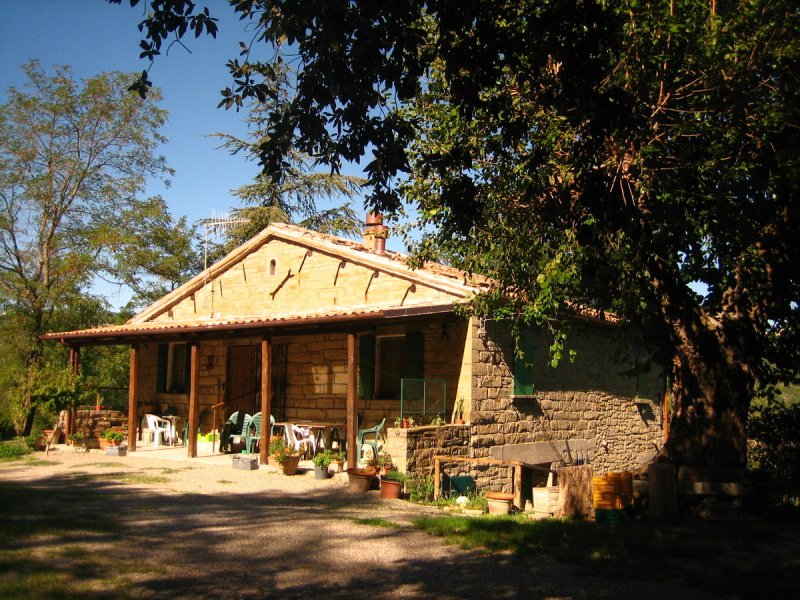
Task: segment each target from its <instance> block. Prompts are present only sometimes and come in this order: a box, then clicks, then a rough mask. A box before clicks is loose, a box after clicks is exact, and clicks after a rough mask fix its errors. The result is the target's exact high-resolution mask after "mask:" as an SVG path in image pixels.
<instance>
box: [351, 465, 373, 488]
mask: <svg viewBox="0 0 800 600" xmlns="http://www.w3.org/2000/svg"><path fill="white" fill-rule="evenodd" d="M374 477H375V469H347V478H348V481H349V483H350V491H351V492H357V493H364V492H367V491H369V488H370V485H372V479H373V478H374Z"/></svg>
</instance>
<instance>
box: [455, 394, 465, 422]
mask: <svg viewBox="0 0 800 600" xmlns="http://www.w3.org/2000/svg"><path fill="white" fill-rule="evenodd" d="M453 423H455V424H456V425H463V424H464V398H463V397H459V398H458V400H456V406H455V408H454V409H453Z"/></svg>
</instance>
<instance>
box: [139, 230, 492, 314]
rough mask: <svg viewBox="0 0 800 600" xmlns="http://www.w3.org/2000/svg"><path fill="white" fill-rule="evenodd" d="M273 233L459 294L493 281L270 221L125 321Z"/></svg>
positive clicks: (158, 309)
mask: <svg viewBox="0 0 800 600" xmlns="http://www.w3.org/2000/svg"><path fill="white" fill-rule="evenodd" d="M273 237H275V238H278V239H283V240H285V241H293V242H295V243H300V244H302V243H304V242H305V243H306V244H307V245H310V246H314V247H315V248H317V249H318V250H323V248H320V245H324V246H327V248H326V249H327V251H328V252H330V253H332V254H337V255H339V256H342V258H349V259H351V260H352V261H354V262H360V263H362V264H365V265H367V266H369V267H371V268H374V269H380V270H384V271H387V272H392V273H393V274H394V275H397V276H400V277H404V278H410V279H414V280H415V281H416V282H418V283H420V284H425V285H428V286H431V287H434V288H437V289H441V290H443V291H446V292H447V293H450V294H453V295H457V296H461V297H464V296H467V295H469V294H471V293H474V292H476V291H478V290H479V289H485V288H486V287H487V286H489V285H492V283H493V282H492V281H491V280H490V279H488V278H485V277H483V276H480V275H474V274H470V273H468V272H466V271H463V270H461V269H457V268H455V267H450V266H448V265H443V264H441V263H436V262H431V261H426V262H425V263H424V264H423V265H422V267H420V268H412V267H411V266H409V257H408V256H407V255H405V254H402V253H400V252H393V251H387V252H386V253H385V254H376V253H374V252H371V251H370V250H369V249H368V248H367V247H366V246H364V244H362V243H360V242H358V241H355V240H349V239H346V238H342V237H339V236H335V235H332V234H328V233H322V232H319V231H312V230H310V229H306V228H304V227H300V226H298V225H293V224H290V223H270V224H269V225H268V226H267V227H265V228H264V229H263V230H261V231H260V232H259V233H258V234H256V235H255V236H253V237H252V238H250V239H249V240H247V241H246V242H244V243H243V244H241V245H239V246H237V247H236V248H234V249H233V250H231V251H230V252H229V253H228V254H227V255H225V256H224V257H222V258H221V259H220V260H218V261H217V262H215V263H214V264H212V265H209V266H208V267H206V268H205V269H203V271H201V272H200V273H198V274H197V275H195V276H194V277H192V278H191V279H189V280H188V281H187V282H186V283H184V284H183V285H181V286H179V287H177V288H175V289H174V290H172V291H171V292H170V293H168V294H166V295H165V296H163V297H162V298H159V299H158V300H156V301H155V302H153V303H152V304H150V305H148V306H147V307H145V308H144V309H143V310H141V311H140V312H138V313H137V314H136V315H134V316H133V317H131V319H129V320H128V323H129V324H132V325H133V324H138V323H144V322H147V321H148V320H150V319H152V318H153V317H155V316H157V315H158V314H160V313H162V312H164V311H166V310H168V309H169V308H170V307H172V306H173V305H174V304H176V303H178V302H180V301H181V300H183V299H184V298H186V297H188V296H189V295H191V294H192V293H194V292H195V291H196V290H198V289H199V288H200V287H201V286H202V285H203V284H204V283H205V282H206V281H207V280H209V279H213V278H214V277H216V276H217V275H218V274H220V273H223V272H224V271H226V270H227V269H229V268H230V267H231V266H233V265H235V264H236V263H237V262H239V261H241V260H243V259H244V258H245V257H247V256H248V255H249V254H251V253H252V252H255V251H256V250H258V249H259V248H260V247H261V246H263V245H264V244H265V243H267V242H268V241H269V239H270V238H273Z"/></svg>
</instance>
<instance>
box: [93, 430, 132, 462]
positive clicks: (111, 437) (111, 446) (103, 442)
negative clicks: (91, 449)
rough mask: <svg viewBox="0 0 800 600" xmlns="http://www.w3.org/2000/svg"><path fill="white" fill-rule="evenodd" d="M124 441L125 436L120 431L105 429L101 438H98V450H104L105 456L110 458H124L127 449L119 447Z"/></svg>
mask: <svg viewBox="0 0 800 600" xmlns="http://www.w3.org/2000/svg"><path fill="white" fill-rule="evenodd" d="M124 440H125V434H124V433H122V432H121V431H114V430H113V429H106V430H105V431H104V432H103V437H102V438H100V448H101V449H103V448H104V449H105V451H106V454H110V455H112V456H125V454H126V451H127V448H125V447H122V446H121V445H120V444H122V442H123V441H124Z"/></svg>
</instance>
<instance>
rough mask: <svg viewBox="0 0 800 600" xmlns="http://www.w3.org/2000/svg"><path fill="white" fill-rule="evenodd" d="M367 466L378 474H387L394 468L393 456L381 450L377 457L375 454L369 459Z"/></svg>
mask: <svg viewBox="0 0 800 600" xmlns="http://www.w3.org/2000/svg"><path fill="white" fill-rule="evenodd" d="M367 466H368V467H371V468H373V469H374V470H375V472H376V473H377V474H378V475H386V474H387V473H388V472H389V471H392V470H394V465H393V464H392V457H391V456H389V455H388V454H386V453H385V452H381V453H380V454H378V456H377V457H375V456H373V457H372V458H370V459H369V460H367Z"/></svg>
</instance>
